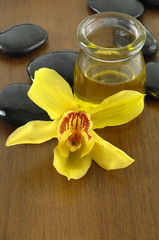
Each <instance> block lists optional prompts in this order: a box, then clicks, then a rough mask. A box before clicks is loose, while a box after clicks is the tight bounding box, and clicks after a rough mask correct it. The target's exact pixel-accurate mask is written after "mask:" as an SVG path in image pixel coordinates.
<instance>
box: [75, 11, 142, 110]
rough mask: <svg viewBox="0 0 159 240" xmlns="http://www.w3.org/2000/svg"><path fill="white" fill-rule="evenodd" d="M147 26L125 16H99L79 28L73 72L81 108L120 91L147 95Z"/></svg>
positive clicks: (88, 19) (85, 20) (85, 21)
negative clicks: (143, 50) (145, 51)
mask: <svg viewBox="0 0 159 240" xmlns="http://www.w3.org/2000/svg"><path fill="white" fill-rule="evenodd" d="M145 39H146V32H145V28H144V26H143V25H142V24H141V23H140V22H139V21H138V20H137V19H135V18H133V17H131V16H129V15H126V14H122V13H115V12H114V13H111V12H107V13H98V14H94V15H91V16H89V17H87V18H86V19H84V20H83V21H82V22H81V23H80V24H79V26H78V28H77V40H78V42H79V45H80V51H79V54H78V57H77V61H76V65H75V71H74V94H75V97H76V99H77V101H79V102H80V104H81V105H83V104H84V105H85V106H88V107H95V106H97V105H98V104H99V103H100V102H101V101H102V100H104V99H105V98H107V97H109V96H111V95H113V94H115V93H117V92H119V91H121V90H126V89H127V90H129V89H131V90H136V91H139V92H141V93H144V92H145V81H146V71H145V62H144V58H143V55H142V51H141V49H142V47H143V45H144V42H145Z"/></svg>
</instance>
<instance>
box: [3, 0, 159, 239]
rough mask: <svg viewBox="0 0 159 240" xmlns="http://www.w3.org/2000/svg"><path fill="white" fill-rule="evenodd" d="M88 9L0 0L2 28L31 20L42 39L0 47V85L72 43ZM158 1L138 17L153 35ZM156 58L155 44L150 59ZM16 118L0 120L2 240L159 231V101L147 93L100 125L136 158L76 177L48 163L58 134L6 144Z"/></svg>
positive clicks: (78, 3) (78, 1) (78, 2)
mask: <svg viewBox="0 0 159 240" xmlns="http://www.w3.org/2000/svg"><path fill="white" fill-rule="evenodd" d="M90 14H93V11H92V10H90V9H89V7H88V6H87V2H86V0H54V1H53V0H45V1H37V0H34V1H33V0H27V1H25V0H21V1H18V0H14V1H13V0H1V4H0V30H3V29H5V28H8V27H10V26H12V25H15V24H18V23H22V22H30V23H34V24H37V25H40V26H41V27H43V28H44V29H45V30H46V31H47V32H48V34H49V38H48V41H47V43H46V44H45V45H43V46H42V47H40V48H39V49H38V50H36V51H34V52H32V53H30V54H28V55H26V56H24V57H21V58H14V57H9V56H7V55H5V54H2V53H1V54H0V79H1V80H0V88H3V87H5V86H7V85H8V84H12V83H31V81H30V79H29V76H28V75H27V72H26V66H27V64H28V63H29V62H30V60H32V59H33V58H35V57H37V56H39V55H41V54H43V53H46V52H49V51H53V50H57V49H72V50H78V49H79V47H78V43H77V40H76V36H75V31H76V28H77V26H78V24H79V23H80V22H81V20H83V19H84V18H85V17H87V16H89V15H90ZM158 19H159V8H158V9H157V8H150V7H148V6H145V12H144V14H143V15H142V16H141V17H140V20H141V21H142V22H143V23H144V24H145V25H146V26H147V27H148V28H149V30H150V31H151V32H152V33H153V35H154V36H155V38H156V39H157V41H158V43H159V21H158ZM157 59H158V60H159V52H158V53H157V54H156V55H155V56H154V57H153V58H152V59H148V60H147V61H150V60H157ZM14 129H15V126H13V125H11V124H9V123H7V122H4V121H2V120H0V135H1V137H0V240H18V239H20V240H102V239H104V240H157V239H159V236H158V235H159V234H158V233H159V229H158V227H159V101H157V100H154V99H149V98H146V100H145V109H144V112H143V113H142V114H141V115H140V116H139V117H138V118H136V119H135V120H134V121H132V122H130V123H128V124H125V125H122V126H119V127H107V128H105V129H102V130H99V131H98V133H99V134H100V136H102V137H103V138H104V139H106V140H107V141H109V142H111V143H112V144H114V145H115V146H117V147H119V148H121V149H122V150H124V151H125V152H126V153H127V154H129V155H130V156H131V157H133V158H135V159H136V161H135V163H134V164H132V165H131V166H129V167H128V168H126V169H122V170H115V171H105V170H103V169H102V168H100V167H99V166H98V165H97V164H95V163H94V162H93V163H92V166H91V168H90V169H89V171H88V173H87V174H86V175H85V176H84V177H83V178H81V179H80V180H77V181H75V180H71V181H68V180H67V179H66V178H65V177H64V176H62V175H60V174H58V173H57V172H56V170H55V169H54V167H53V166H52V161H53V149H54V147H55V145H56V144H57V141H56V140H51V141H49V142H46V143H43V144H41V145H20V146H14V147H10V148H6V147H5V142H6V139H7V137H8V136H9V134H10V133H11V132H12V131H13V130H14Z"/></svg>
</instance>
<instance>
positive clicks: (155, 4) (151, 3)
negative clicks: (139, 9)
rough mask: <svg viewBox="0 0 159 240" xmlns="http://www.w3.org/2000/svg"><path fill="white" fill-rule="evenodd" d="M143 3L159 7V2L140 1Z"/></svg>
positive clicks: (155, 0)
mask: <svg viewBox="0 0 159 240" xmlns="http://www.w3.org/2000/svg"><path fill="white" fill-rule="evenodd" d="M140 1H141V2H144V3H148V4H150V5H153V6H157V5H158V6H159V0H140Z"/></svg>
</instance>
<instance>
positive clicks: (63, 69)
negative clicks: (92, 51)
mask: <svg viewBox="0 0 159 240" xmlns="http://www.w3.org/2000/svg"><path fill="white" fill-rule="evenodd" d="M77 54H78V53H77V52H76V51H71V50H58V51H54V52H49V53H45V54H42V55H40V56H39V57H37V58H34V59H33V60H32V61H31V62H30V63H29V64H28V66H27V72H28V74H29V76H30V78H31V80H32V81H33V80H34V72H35V71H36V70H38V69H40V68H43V67H47V68H50V69H53V70H55V71H56V72H58V73H59V74H60V75H61V76H62V77H63V78H64V79H65V80H66V81H67V82H68V83H69V84H70V86H71V87H72V86H73V74H74V68H75V62H76V59H77Z"/></svg>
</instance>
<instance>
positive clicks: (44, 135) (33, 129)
mask: <svg viewBox="0 0 159 240" xmlns="http://www.w3.org/2000/svg"><path fill="white" fill-rule="evenodd" d="M58 123H59V120H55V121H31V122H28V123H27V124H25V125H24V126H21V127H19V128H17V129H16V130H15V131H14V132H13V133H12V134H11V135H10V136H9V138H8V139H7V142H6V146H11V145H16V144H25V143H37V144H38V143H42V142H46V141H48V140H50V139H51V138H54V137H55V138H56V137H58V133H57V127H58Z"/></svg>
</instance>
